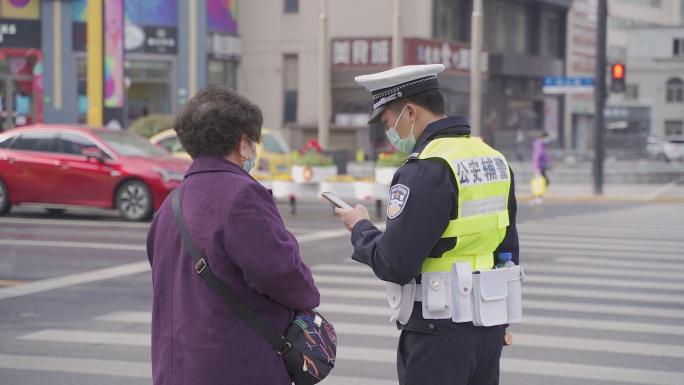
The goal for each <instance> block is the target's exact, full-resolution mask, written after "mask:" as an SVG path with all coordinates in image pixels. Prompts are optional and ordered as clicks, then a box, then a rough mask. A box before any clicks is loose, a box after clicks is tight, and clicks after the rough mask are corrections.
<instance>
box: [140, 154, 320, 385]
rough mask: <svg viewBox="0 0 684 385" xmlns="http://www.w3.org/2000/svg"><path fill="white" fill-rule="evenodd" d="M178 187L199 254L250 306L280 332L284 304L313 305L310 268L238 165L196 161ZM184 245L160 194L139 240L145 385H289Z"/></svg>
mask: <svg viewBox="0 0 684 385" xmlns="http://www.w3.org/2000/svg"><path fill="white" fill-rule="evenodd" d="M180 189H181V190H180V193H181V195H180V198H181V208H182V209H183V214H184V217H185V221H186V222H187V224H188V228H189V230H190V234H191V236H192V238H193V240H194V242H195V244H196V245H197V247H198V249H199V250H200V253H203V254H204V257H205V258H206V259H207V262H208V264H209V266H210V267H211V269H212V271H213V272H214V274H216V276H217V277H218V278H220V279H221V280H222V281H223V282H224V283H226V284H227V285H228V286H229V287H230V288H231V289H232V290H233V291H234V292H235V293H236V294H237V295H238V297H240V298H241V299H242V300H243V301H244V302H245V303H247V304H248V306H250V307H251V308H252V310H254V311H255V312H256V313H257V314H259V315H260V316H262V318H263V319H265V320H266V321H268V322H269V323H270V324H271V325H273V327H274V328H275V329H276V330H278V331H280V332H283V331H285V329H286V328H287V326H288V325H289V324H290V322H291V321H292V319H293V315H294V312H293V309H310V308H315V307H317V306H318V305H319V300H320V297H319V293H318V290H317V289H316V287H315V286H314V282H313V278H312V276H311V271H310V270H309V268H308V267H307V266H306V265H304V263H303V262H302V260H301V258H300V255H299V246H298V244H297V241H296V239H295V237H294V236H293V235H292V234H291V233H290V232H289V231H288V230H287V229H286V228H285V225H284V224H283V221H282V218H281V217H280V214H279V213H278V210H277V208H276V205H275V203H274V201H273V198H272V197H271V195H270V193H269V191H268V190H266V189H265V188H264V187H263V186H261V185H260V184H259V183H258V182H256V181H255V180H254V179H252V177H250V176H249V174H247V173H246V172H244V171H243V170H242V168H241V167H239V166H238V165H236V164H234V163H232V162H229V161H227V160H224V159H221V158H218V157H216V158H215V157H202V158H198V159H195V161H194V162H193V163H192V165H191V166H190V169H189V170H188V172H187V174H186V176H185V180H184V181H183V184H182V185H181V187H180ZM185 250H186V249H185V248H183V247H181V237H180V233H179V232H178V229H177V227H176V222H175V219H174V216H173V211H172V209H171V199H170V195H169V198H168V199H166V201H164V203H163V205H162V207H161V208H160V209H159V212H158V213H157V215H156V217H155V218H154V221H153V222H152V225H151V227H150V230H149V233H148V236H147V255H148V258H149V260H150V264H151V266H152V284H153V288H154V299H153V308H152V377H153V382H154V385H172V384H173V385H197V384H202V385H214V384H215V385H219V384H221V385H227V384H245V385H247V384H250V385H251V384H269V385H280V384H290V379H289V376H288V374H287V370H286V369H285V365H284V363H283V361H282V359H281V358H280V357H279V356H278V355H276V353H275V352H274V351H273V349H272V348H271V346H270V345H268V344H267V343H266V342H265V341H264V340H263V339H262V337H261V336H260V335H258V334H257V333H256V332H255V331H254V330H253V329H251V328H250V326H249V325H247V324H246V323H245V322H244V321H243V320H242V319H240V318H238V317H237V316H236V315H235V314H234V313H233V311H232V310H231V309H230V308H229V307H228V305H227V304H225V303H224V302H222V300H221V298H220V297H219V296H218V295H217V294H216V293H215V292H214V291H213V289H211V288H210V287H209V286H208V285H207V284H206V283H205V282H203V280H202V278H201V277H200V276H199V275H198V274H197V273H195V270H194V266H193V262H192V257H191V256H190V254H188V253H187V252H186V251H185Z"/></svg>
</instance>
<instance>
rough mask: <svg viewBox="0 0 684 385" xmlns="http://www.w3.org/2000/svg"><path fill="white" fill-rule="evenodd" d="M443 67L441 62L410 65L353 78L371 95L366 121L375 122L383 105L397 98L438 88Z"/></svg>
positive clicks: (383, 108) (383, 107) (382, 109)
mask: <svg viewBox="0 0 684 385" xmlns="http://www.w3.org/2000/svg"><path fill="white" fill-rule="evenodd" d="M444 68H445V67H444V65H443V64H426V65H411V66H403V67H397V68H392V69H391V70H387V71H383V72H376V73H374V74H368V75H361V76H357V77H356V78H354V80H355V81H356V82H357V83H359V84H360V85H362V86H363V87H364V88H365V89H366V90H368V92H370V93H371V96H372V97H373V112H372V113H371V117H370V120H369V121H368V123H369V124H371V123H377V122H378V120H379V119H380V114H382V111H384V110H385V107H386V106H387V105H388V104H390V103H391V102H393V101H395V100H397V99H401V98H405V97H407V96H411V95H416V94H419V93H421V92H425V91H429V90H435V89H438V88H439V83H438V82H437V74H438V73H440V72H442V71H444Z"/></svg>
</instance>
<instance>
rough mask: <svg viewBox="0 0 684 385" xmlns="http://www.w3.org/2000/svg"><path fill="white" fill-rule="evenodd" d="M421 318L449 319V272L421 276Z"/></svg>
mask: <svg viewBox="0 0 684 385" xmlns="http://www.w3.org/2000/svg"><path fill="white" fill-rule="evenodd" d="M420 286H421V290H422V293H421V294H422V298H423V301H422V302H423V303H422V306H423V318H425V319H444V318H451V272H429V273H423V274H422V284H421V285H420Z"/></svg>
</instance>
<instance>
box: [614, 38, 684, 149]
mask: <svg viewBox="0 0 684 385" xmlns="http://www.w3.org/2000/svg"><path fill="white" fill-rule="evenodd" d="M627 35H628V41H629V43H628V46H627V61H626V63H627V68H628V69H629V74H628V76H629V77H628V78H627V79H628V86H627V87H628V88H629V89H630V92H628V93H626V94H625V95H624V96H623V98H622V99H621V100H620V101H616V102H615V103H614V104H615V105H616V106H619V107H622V108H628V107H633V106H638V107H642V108H647V109H649V110H650V119H649V125H650V130H649V134H650V135H652V136H655V137H658V138H664V137H669V136H681V135H684V26H680V27H660V28H634V29H631V30H629V31H628V34H627ZM616 108H618V107H616Z"/></svg>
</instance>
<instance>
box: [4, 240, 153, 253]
mask: <svg viewBox="0 0 684 385" xmlns="http://www.w3.org/2000/svg"><path fill="white" fill-rule="evenodd" d="M0 245H6V246H30V247H63V248H75V249H103V250H127V251H145V250H146V248H145V246H141V245H122V244H120V243H101V242H64V241H39V240H30V241H27V240H23V239H0Z"/></svg>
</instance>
